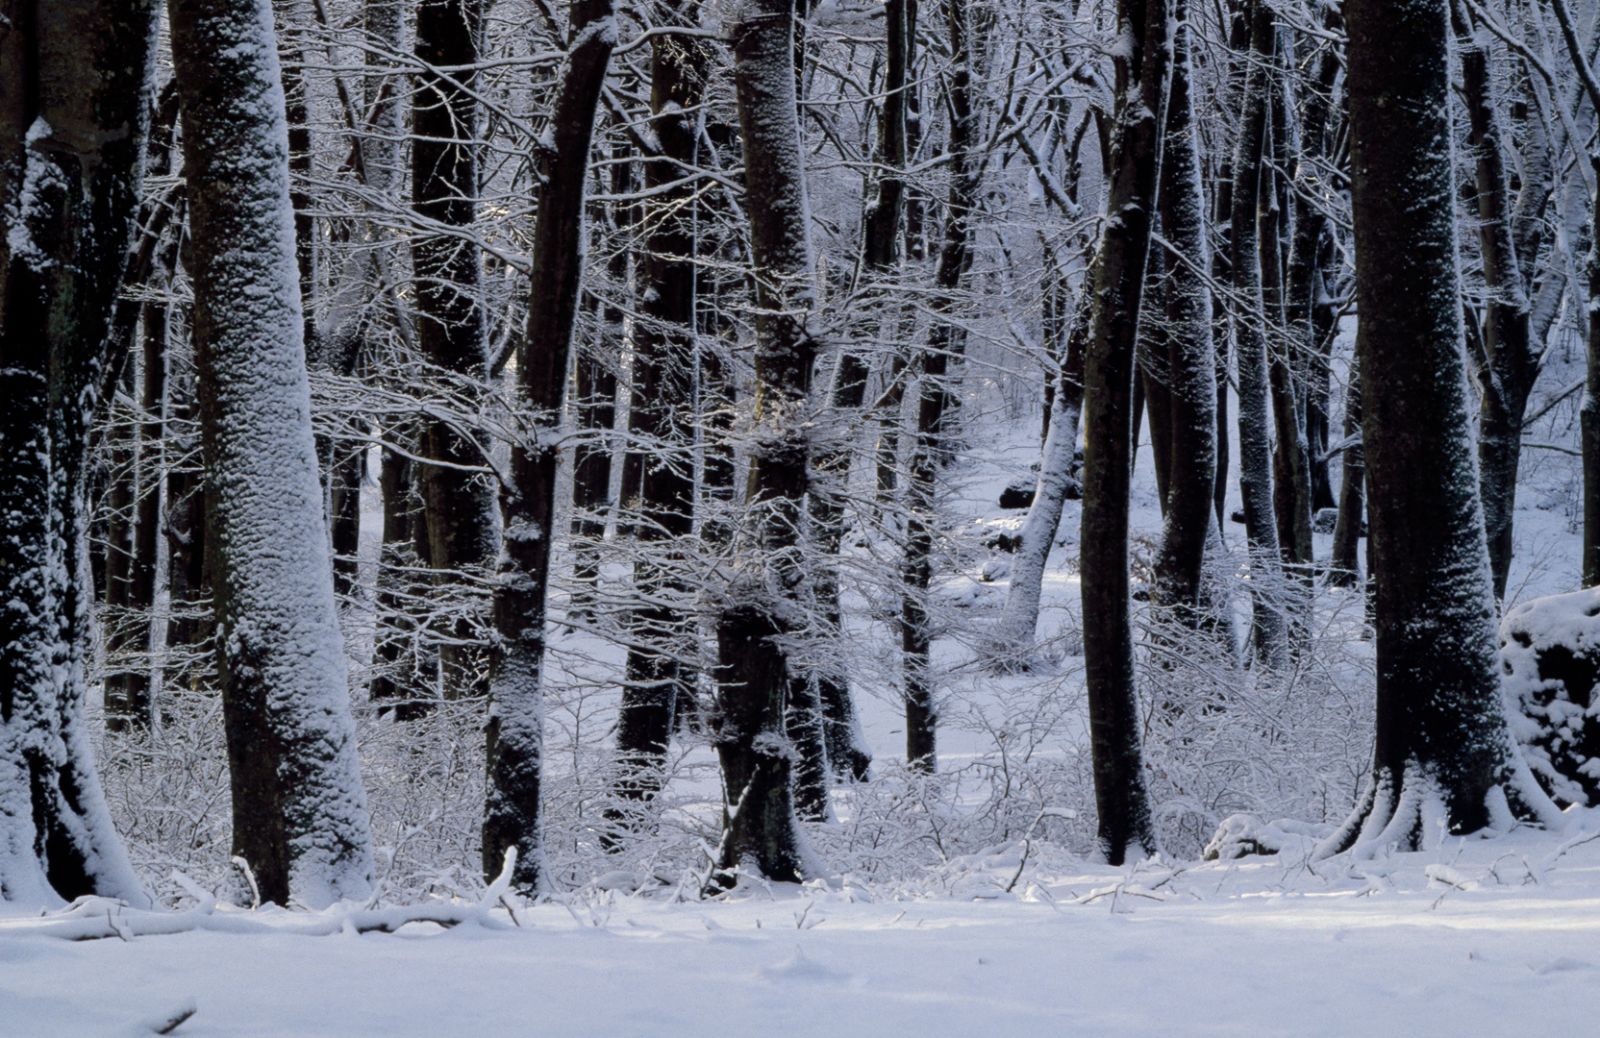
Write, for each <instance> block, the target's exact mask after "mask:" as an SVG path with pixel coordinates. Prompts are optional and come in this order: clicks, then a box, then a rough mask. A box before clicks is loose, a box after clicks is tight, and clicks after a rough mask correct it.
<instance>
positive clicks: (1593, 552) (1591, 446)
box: [1550, 0, 1600, 587]
mask: <svg viewBox="0 0 1600 1038" xmlns="http://www.w3.org/2000/svg"><path fill="white" fill-rule="evenodd" d="M1550 6H1551V8H1552V9H1553V10H1554V11H1555V15H1556V21H1557V22H1558V23H1559V24H1560V26H1561V38H1562V40H1563V41H1564V42H1565V43H1566V45H1567V57H1568V58H1570V59H1571V61H1572V67H1573V69H1574V71H1576V72H1577V74H1578V79H1579V81H1580V82H1581V83H1582V84H1583V90H1584V93H1585V94H1586V95H1588V98H1589V105H1590V107H1591V108H1593V109H1594V111H1595V112H1597V113H1600V80H1597V79H1596V78H1595V74H1594V69H1593V68H1592V67H1591V66H1590V64H1589V60H1588V58H1587V57H1585V55H1584V52H1583V45H1582V44H1581V43H1580V42H1579V40H1578V32H1577V27H1576V26H1575V25H1574V24H1573V20H1572V12H1571V11H1570V10H1569V9H1568V7H1567V0H1550ZM1589 166H1590V168H1591V169H1592V170H1593V171H1594V177H1593V182H1594V184H1595V190H1594V198H1593V200H1592V207H1591V209H1590V222H1589V262H1588V272H1587V273H1588V280H1589V285H1588V288H1589V301H1588V304H1589V328H1588V332H1589V337H1588V343H1587V353H1586V364H1585V369H1584V370H1585V378H1584V387H1583V405H1582V409H1581V411H1580V412H1579V421H1580V423H1581V425H1580V433H1579V443H1580V445H1581V447H1582V453H1583V558H1582V566H1581V569H1582V573H1583V585H1584V587H1594V586H1595V585H1597V584H1600V151H1592V152H1591V153H1590V155H1589Z"/></svg>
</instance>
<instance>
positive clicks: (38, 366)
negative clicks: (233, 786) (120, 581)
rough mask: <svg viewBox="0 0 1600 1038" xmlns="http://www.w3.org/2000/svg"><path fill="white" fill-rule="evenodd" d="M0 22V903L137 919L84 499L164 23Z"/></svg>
mask: <svg viewBox="0 0 1600 1038" xmlns="http://www.w3.org/2000/svg"><path fill="white" fill-rule="evenodd" d="M0 24H3V25H4V26H5V29H4V30H3V31H0V211H3V212H5V213H6V231H7V233H6V234H5V235H4V236H3V237H0V398H3V399H4V400H5V405H4V407H0V456H3V457H4V458H5V462H4V464H0V903H7V902H9V903H15V904H17V905H22V906H27V907H29V908H45V907H55V906H56V905H58V904H59V903H60V901H61V900H62V899H72V898H76V897H79V896H80V895H84V894H100V895H104V896H109V897H121V898H125V899H128V900H131V901H134V902H136V903H141V904H142V903H145V901H146V899H145V896H144V894H143V892H142V891H141V890H140V887H139V883H138V880H137V878H136V877H135V876H134V874H133V869H132V867H131V866H130V864H129V862H128V859H127V855H126V853H125V852H124V851H123V849H122V844H121V843H120V841H119V840H118V839H117V836H116V834H115V832H113V830H112V828H111V820H110V816H109V814H108V813H107V811H106V805H105V799H104V796H103V794H102V793H101V788H100V780H99V777H98V776H97V774H96V772H95V767H94V762H93V758H92V753H91V750H90V747H89V741H88V733H87V732H86V731H85V729H84V719H83V704H84V697H85V693H86V685H87V679H86V675H85V669H86V661H87V660H88V659H89V658H90V655H91V653H92V644H93V631H92V629H91V614H90V597H91V594H92V592H91V590H90V584H89V572H88V551H87V543H86V534H87V521H88V505H87V501H86V483H87V470H88V451H89V424H90V419H91V416H92V414H93V411H94V408H95V405H96V398H97V396H98V393H99V387H100V384H101V379H102V377H103V366H104V364H105V359H106V358H105V341H106V334H107V330H108V328H109V325H110V321H111V316H112V312H113V309H114V308H115V305H116V295H117V290H118V288H119V287H120V281H121V276H122V272H123V269H124V265H125V261H126V258H127V250H128V247H129V245H130V243H131V240H132V232H133V230H134V222H133V216H134V214H135V213H136V212H137V210H138V198H139V181H140V167H141V163H142V160H143V149H144V138H145V134H146V131H147V129H148V126H147V118H146V105H147V103H148V89H149V82H150V77H151V58H152V53H151V52H152V48H153V45H154V42H155V11H154V8H153V5H152V4H151V3H149V2H148V0H145V2H119V3H107V2H104V0H71V2H67V0H54V2H51V3H38V2H28V0H0Z"/></svg>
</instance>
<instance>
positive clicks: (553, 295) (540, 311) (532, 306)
mask: <svg viewBox="0 0 1600 1038" xmlns="http://www.w3.org/2000/svg"><path fill="white" fill-rule="evenodd" d="M569 40H570V42H569V44H568V51H567V60H566V65H565V68H564V70H563V72H562V78H561V87H560V90H559V92H558V94H557V96H556V102H555V110H554V115H553V116H552V118H551V125H550V146H549V149H548V151H547V153H546V154H545V156H544V160H545V161H544V164H543V165H544V168H543V174H544V178H543V179H544V188H543V191H542V192H541V193H540V195H539V215H538V222H537V224H536V226H535V228H534V237H533V276H532V277H531V279H530V281H529V295H528V328H527V334H526V335H525V336H524V337H523V339H522V341H521V342H520V343H519V344H518V348H517V383H518V384H517V397H518V406H519V407H520V408H521V409H523V410H524V411H525V412H527V413H528V414H529V415H530V416H531V423H530V424H531V426H532V428H531V429H530V430H528V432H527V433H526V434H525V435H524V436H523V438H521V439H520V440H519V441H518V442H516V443H514V444H513V445H512V448H511V477H510V479H509V481H508V482H507V483H506V484H505V487H504V490H503V492H502V498H501V508H502V510H503V511H504V514H505V534H504V544H503V548H502V551H501V553H500V572H499V574H498V575H497V579H496V581H495V589H494V626H495V633H496V636H497V637H496V640H495V645H494V652H493V655H492V656H491V667H490V682H489V696H490V707H489V723H488V732H487V735H488V740H487V748H488V776H489V782H488V787H489V788H488V794H487V797H486V801H485V805H484V820H483V872H484V876H485V878H488V879H492V878H493V877H494V876H496V875H498V874H499V872H500V871H501V869H502V868H503V867H504V865H505V863H506V857H507V852H510V851H514V852H515V856H516V862H515V865H514V867H513V869H512V873H511V878H512V882H513V883H514V884H515V885H516V886H517V888H518V889H521V890H526V891H531V890H534V889H535V888H537V886H538V884H539V876H540V870H541V868H542V865H543V862H542V860H541V852H540V831H539V778H540V769H541V758H542V755H543V751H544V733H543V726H544V709H543V702H542V700H543V694H544V693H543V674H544V648H545V640H544V627H545V608H546V601H545V599H546V592H547V585H548V579H549V573H550V544H551V541H552V540H553V539H554V537H555V529H556V527H555V498H556V493H555V491H556V468H557V464H558V462H559V460H560V450H559V447H558V445H557V442H556V437H555V430H556V429H557V428H558V427H559V424H560V421H561V407H562V403H563V397H564V396H565V395H566V388H567V365H568V358H569V356H570V353H571V349H572V334H573V326H574V323H575V321H576V317H577V310H578V287H579V283H580V280H581V278H582V274H583V211H584V204H583V193H584V186H585V181H586V180H587V178H588V170H589V146H590V142H591V140H592V139H593V136H594V117H595V108H596V106H597V105H598V103H599V99H600V89H601V87H602V86H603V85H604V83H605V77H606V69H607V67H608V66H609V64H610V62H611V51H612V50H613V49H614V48H615V47H616V43H617V23H616V16H615V10H614V4H613V2H612V0H574V3H573V5H572V14H571V33H570V36H569ZM434 561H435V563H436V564H437V562H438V560H437V559H435V560H434Z"/></svg>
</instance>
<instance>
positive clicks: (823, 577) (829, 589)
mask: <svg viewBox="0 0 1600 1038" xmlns="http://www.w3.org/2000/svg"><path fill="white" fill-rule="evenodd" d="M906 8H907V4H906V0H887V2H886V3H885V5H884V19H885V21H886V23H887V24H886V26H885V35H886V39H885V42H886V46H887V54H886V61H885V65H884V69H885V71H884V80H883V93H884V98H883V112H882V116H881V118H880V120H879V123H878V162H879V164H880V165H881V167H882V172H881V173H880V174H879V176H878V181H877V195H876V197H875V198H874V199H873V200H872V203H871V204H870V205H869V206H868V208H867V211H866V216H865V218H864V220H863V221H862V229H861V274H862V280H863V281H864V282H865V283H866V286H867V288H868V289H869V290H870V289H871V288H872V287H873V286H872V280H873V279H875V278H882V277H884V276H885V275H888V274H890V273H892V272H893V271H894V270H895V269H896V268H897V267H898V266H899V262H900V244H901V229H900V228H901V222H902V216H903V214H904V212H905V188H906V183H905V176H904V170H905V167H906V161H907V156H906V116H907V105H908V97H909V95H908V85H907V77H908V75H909V62H910V57H911V48H912V43H913V41H912V34H911V26H910V25H909V24H908V22H907V20H906V16H907V9H906ZM883 309H884V310H885V311H888V310H890V309H891V308H889V307H884V308H883ZM885 320H888V321H892V320H893V318H892V317H885ZM869 377H870V371H869V369H868V365H867V362H866V359H865V358H864V357H862V355H861V354H860V353H858V352H856V351H854V350H846V351H844V352H843V353H841V354H840V356H839V368H838V370H837V371H836V372H835V373H834V384H833V392H832V400H831V405H832V408H831V409H832V415H831V420H832V422H833V423H834V429H833V435H834V436H835V437H837V438H842V437H845V436H848V435H850V434H851V433H854V432H855V431H856V430H857V428H858V427H859V424H860V423H861V421H862V420H863V419H864V418H865V415H864V414H863V413H862V405H863V404H864V403H865V401H866V391H867V382H868V380H869ZM851 457H852V445H851V444H850V443H848V442H839V443H836V444H834V445H830V446H829V447H828V448H826V449H825V450H824V451H823V452H822V453H821V455H820V456H819V457H818V458H817V460H816V465H815V468H816V473H815V477H816V478H815V483H814V484H813V487H812V492H811V502H810V507H811V520H812V525H813V528H814V530H815V536H816V541H817V551H818V553H819V554H820V555H821V557H822V559H823V560H824V561H823V565H822V569H821V571H820V572H819V573H818V574H817V575H816V578H815V581H814V588H813V593H814V595H815V598H816V604H817V608H818V609H819V610H820V612H821V613H822V615H821V617H820V618H819V619H820V620H821V622H822V623H824V624H825V625H826V629H827V632H828V634H829V635H830V636H831V637H833V638H839V637H840V636H841V634H842V627H843V621H844V616H843V610H842V608H841V606H840V603H839V565H838V563H837V562H836V561H835V558H836V556H837V555H838V554H839V547H840V545H841V544H842V543H843V540H844V514H845V502H844V496H845V488H846V485H847V484H848V482H849V477H850V459H851ZM814 680H815V681H816V682H817V688H818V693H817V694H818V698H819V699H820V701H821V705H822V710H823V723H824V730H825V733H826V736H827V750H828V761H829V764H830V765H831V766H832V768H833V770H834V771H836V772H837V773H838V774H840V775H845V776H849V777H851V778H854V779H856V780H858V781H859V780H864V779H866V777H867V771H868V768H869V766H870V764H871V762H872V756H871V753H870V752H869V751H868V749H867V746H866V743H865V742H864V741H863V740H862V738H861V732H860V728H859V723H858V721H857V719H856V711H855V702H854V699H853V697H852V696H851V692H850V683H849V677H848V675H847V674H846V673H845V671H844V668H843V667H842V666H838V665H833V666H826V665H825V666H823V667H821V668H820V669H819V670H818V672H817V673H816V674H815V675H814Z"/></svg>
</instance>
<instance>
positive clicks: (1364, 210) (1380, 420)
mask: <svg viewBox="0 0 1600 1038" xmlns="http://www.w3.org/2000/svg"><path fill="white" fill-rule="evenodd" d="M1345 17H1346V19H1347V20H1348V24H1349V84H1350V87H1349V89H1350V127H1351V145H1352V161H1351V168H1352V171H1353V173H1354V176H1353V190H1352V201H1353V211H1354V223H1355V248H1356V304H1357V310H1358V313H1359V314H1360V326H1359V328H1358V330H1357V335H1356V351H1357V354H1358V357H1359V363H1360V365H1361V376H1362V407H1363V413H1362V427H1363V430H1364V432H1365V446H1366V460H1367V477H1368V480H1369V483H1370V486H1371V490H1372V493H1371V502H1370V508H1369V514H1370V519H1369V521H1370V524H1371V532H1372V547H1373V558H1372V564H1373V565H1372V571H1373V577H1374V579H1375V581H1376V584H1377V602H1376V612H1375V620H1376V624H1375V626H1376V635H1377V672H1378V673H1377V685H1378V708H1377V733H1376V748H1375V752H1374V760H1373V773H1372V777H1371V780H1370V781H1369V783H1368V787H1367V790H1366V792H1365V793H1364V796H1363V799H1362V802H1361V803H1360V804H1358V806H1357V808H1356V810H1355V812H1353V813H1352V815H1351V817H1350V819H1349V820H1348V821H1347V822H1346V823H1345V825H1344V826H1343V827H1341V829H1340V830H1339V831H1338V832H1337V833H1335V834H1334V836H1333V837H1331V838H1330V839H1329V840H1328V841H1327V843H1325V844H1324V846H1323V851H1324V852H1325V853H1327V852H1334V851H1338V850H1341V849H1343V848H1345V847H1348V846H1352V845H1354V846H1355V847H1356V849H1357V850H1358V851H1361V850H1362V849H1364V848H1367V847H1374V848H1375V847H1378V846H1386V845H1390V844H1395V843H1397V844H1399V845H1400V846H1401V847H1402V848H1416V847H1418V846H1421V845H1423V844H1433V843H1436V842H1437V841H1438V840H1439V839H1440V837H1441V835H1442V833H1440V832H1438V831H1436V829H1437V828H1442V829H1444V830H1447V831H1448V832H1450V833H1470V832H1474V831H1476V830H1479V829H1483V828H1485V827H1487V826H1490V825H1494V824H1504V823H1505V822H1507V821H1508V820H1509V817H1510V814H1511V812H1516V813H1517V814H1520V815H1522V816H1523V817H1528V818H1536V819H1539V820H1543V821H1552V822H1553V821H1555V820H1557V819H1558V818H1559V815H1558V812H1557V811H1556V809H1555V806H1554V805H1553V804H1551V803H1550V801H1549V800H1548V799H1547V798H1546V797H1545V795H1544V794H1543V792H1542V791H1541V790H1540V789H1539V788H1538V786H1537V785H1536V784H1535V782H1534V780H1533V778H1532V776H1531V775H1530V774H1529V772H1528V769H1527V767H1526V765H1524V764H1523V763H1522V760H1521V758H1520V756H1519V755H1518V753H1517V751H1516V749H1515V747H1514V744H1513V743H1512V741H1511V735H1510V733H1509V731H1508V730H1507V727H1506V720H1505V707H1504V705H1503V702H1502V699H1501V694H1500V678H1499V658H1498V649H1497V644H1496V634H1495V602H1494V588H1493V584H1492V581H1491V579H1490V573H1489V564H1488V561H1489V560H1488V553H1487V550H1486V548H1485V541H1484V533H1483V529H1484V527H1483V511H1482V508H1481V507H1480V505H1479V502H1478V493H1477V482H1478V481H1477V479H1476V478H1475V475H1476V474H1475V473H1474V471H1473V469H1474V466H1473V463H1472V455H1471V450H1472V429H1471V424H1470V421H1471V419H1470V412H1469V403H1468V400H1467V388H1466V370H1465V363H1464V361H1463V358H1462V343H1463V341H1464V327H1463V324H1462V308H1461V287H1460V274H1459V270H1458V267H1457V258H1456V242H1455V229H1454V225H1453V221H1452V205H1453V201H1452V200H1453V195H1454V178H1453V170H1452V160H1453V158H1454V155H1453V152H1454V146H1453V142H1452V140H1451V126H1450V96H1449V94H1450V46H1449V44H1450V40H1449V15H1448V11H1447V5H1446V0H1408V2H1407V3H1404V4H1395V3H1392V2H1389V0H1347V3H1346V4H1345ZM1508 808H1509V810H1508Z"/></svg>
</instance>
